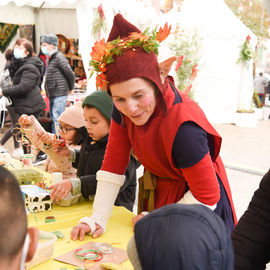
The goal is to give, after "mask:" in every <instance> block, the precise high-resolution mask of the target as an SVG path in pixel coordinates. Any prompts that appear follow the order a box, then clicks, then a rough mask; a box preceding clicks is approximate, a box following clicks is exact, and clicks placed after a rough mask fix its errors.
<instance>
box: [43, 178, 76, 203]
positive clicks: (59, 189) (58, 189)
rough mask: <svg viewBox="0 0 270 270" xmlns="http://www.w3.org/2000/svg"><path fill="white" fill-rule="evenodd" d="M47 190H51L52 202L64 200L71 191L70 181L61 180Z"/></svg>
mask: <svg viewBox="0 0 270 270" xmlns="http://www.w3.org/2000/svg"><path fill="white" fill-rule="evenodd" d="M48 189H52V192H51V199H52V200H54V201H59V200H60V199H65V198H66V196H67V195H68V193H69V192H70V191H71V190H72V183H71V180H69V179H68V180H63V181H61V182H59V183H57V184H54V185H52V186H50V187H48Z"/></svg>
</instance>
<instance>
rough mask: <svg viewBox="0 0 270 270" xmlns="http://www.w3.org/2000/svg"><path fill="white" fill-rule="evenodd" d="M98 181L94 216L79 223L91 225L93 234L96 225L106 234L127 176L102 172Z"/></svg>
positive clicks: (98, 176)
mask: <svg viewBox="0 0 270 270" xmlns="http://www.w3.org/2000/svg"><path fill="white" fill-rule="evenodd" d="M97 181H98V183H97V189H96V195H95V200H94V204H93V214H92V216H90V217H84V218H82V219H81V220H80V221H79V223H86V224H88V225H89V227H90V228H91V234H93V233H94V232H95V230H96V226H95V223H97V224H98V225H100V226H101V227H102V229H103V231H104V232H105V230H106V225H107V222H108V220H109V218H110V216H111V213H112V209H113V205H114V202H115V199H116V197H117V195H118V192H119V189H120V187H121V186H122V185H123V183H124V181H125V175H119V174H115V173H110V172H107V171H101V170H100V171H98V172H97Z"/></svg>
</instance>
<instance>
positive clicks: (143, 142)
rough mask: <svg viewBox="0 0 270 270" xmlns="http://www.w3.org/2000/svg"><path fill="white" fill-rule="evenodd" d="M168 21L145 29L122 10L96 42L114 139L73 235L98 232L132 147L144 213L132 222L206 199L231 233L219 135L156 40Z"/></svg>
mask: <svg viewBox="0 0 270 270" xmlns="http://www.w3.org/2000/svg"><path fill="white" fill-rule="evenodd" d="M169 32H170V28H168V26H167V25H165V27H164V28H163V29H162V28H161V29H160V30H159V32H158V33H152V34H151V35H148V36H147V34H146V33H143V34H142V33H141V31H140V30H139V29H138V28H136V27H135V26H134V25H132V24H130V23H129V22H128V21H126V20H125V19H124V18H123V17H122V15H120V14H117V15H116V16H115V18H114V22H113V26H112V29H111V32H110V35H109V38H108V41H107V43H106V44H105V42H104V41H102V42H99V43H96V44H95V47H94V48H93V51H92V54H91V56H92V61H91V63H90V65H92V66H93V67H94V69H95V70H96V71H98V72H99V74H98V76H97V86H99V87H101V88H103V89H106V90H107V92H108V93H109V94H110V95H111V97H112V99H113V104H114V105H113V112H112V122H111V126H110V135H109V141H108V145H107V149H106V153H105V157H104V161H103V165H102V168H101V170H100V171H98V173H97V179H98V185H97V191H96V196H95V201H94V205H93V214H92V216H90V217H84V218H82V219H81V220H80V222H79V225H78V226H75V227H74V228H73V229H72V232H71V238H72V239H74V240H76V239H77V238H80V239H81V240H82V239H83V238H84V235H85V233H90V234H92V235H93V237H97V236H99V235H101V234H102V233H103V232H104V231H105V229H106V224H107V221H108V219H109V217H110V215H111V211H112V207H113V204H114V200H115V198H116V196H117V194H118V191H119V189H120V187H121V185H122V183H123V182H124V172H125V170H126V167H127V165H128V163H129V155H130V152H131V149H132V150H133V152H134V154H135V155H136V157H137V158H138V160H139V161H140V162H141V164H142V165H143V166H144V169H145V173H144V177H143V178H141V179H140V181H139V182H140V188H139V203H138V208H139V211H143V212H142V213H141V212H140V213H139V215H138V216H137V217H135V218H134V220H133V223H134V224H135V223H136V221H137V220H138V219H140V218H143V216H144V215H145V212H144V211H151V210H153V209H156V208H159V207H161V206H163V205H166V204H170V203H185V204H196V203H199V204H204V205H206V206H208V207H210V208H211V209H212V210H213V211H214V212H215V213H216V214H217V215H219V216H220V217H221V218H222V219H223V221H224V223H225V225H226V226H227V229H228V232H229V233H230V232H231V231H232V230H233V228H234V226H235V223H236V215H235V211H234V206H233V202H232V195H231V191H230V186H229V183H228V179H227V176H226V172H225V168H224V165H223V163H222V160H221V158H220V156H219V152H220V146H221V137H220V136H219V134H218V133H217V132H216V130H215V129H214V128H213V127H212V126H211V124H210V123H209V122H208V120H207V119H206V117H205V115H204V113H203V111H202V110H201V109H200V107H199V106H198V105H197V104H196V103H195V102H194V101H192V100H191V99H190V98H189V97H188V96H187V95H185V94H183V93H182V92H180V91H178V90H177V89H176V88H175V86H174V81H173V78H172V77H170V76H168V73H169V71H170V68H171V66H172V64H173V62H174V61H175V59H176V58H175V57H172V58H170V59H168V60H166V61H164V62H162V63H161V64H158V62H157V56H156V54H157V53H158V51H157V46H158V42H161V41H162V40H163V39H165V38H166V37H167V35H168V34H169Z"/></svg>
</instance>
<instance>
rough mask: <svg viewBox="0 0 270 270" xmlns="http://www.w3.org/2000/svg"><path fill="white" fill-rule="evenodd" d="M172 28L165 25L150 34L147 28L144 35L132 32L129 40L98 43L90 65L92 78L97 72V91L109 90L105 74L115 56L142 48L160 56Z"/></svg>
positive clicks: (118, 39) (93, 50) (95, 45)
mask: <svg viewBox="0 0 270 270" xmlns="http://www.w3.org/2000/svg"><path fill="white" fill-rule="evenodd" d="M171 28H172V27H171V26H168V23H165V25H164V27H163V28H162V27H160V28H159V31H158V32H157V31H156V29H154V30H153V31H152V32H150V30H149V28H147V29H146V30H145V31H144V32H143V33H138V32H132V33H130V34H129V36H128V38H127V39H125V40H122V39H120V38H117V39H115V40H113V41H110V42H107V43H105V40H104V39H102V40H101V41H96V42H95V44H94V47H92V52H91V53H90V55H91V58H92V59H91V60H90V62H89V65H90V70H91V74H90V78H91V77H92V76H93V74H94V73H95V72H96V73H97V77H96V87H97V89H101V90H107V83H108V82H107V80H106V75H105V74H104V72H106V70H107V67H106V66H107V65H108V64H111V63H113V62H114V56H117V55H121V54H124V53H125V51H126V50H129V49H133V50H136V48H142V49H143V50H144V51H145V52H146V53H150V52H154V53H155V54H156V55H158V47H159V43H160V42H162V41H163V40H165V39H166V38H167V37H168V36H169V34H170V32H171Z"/></svg>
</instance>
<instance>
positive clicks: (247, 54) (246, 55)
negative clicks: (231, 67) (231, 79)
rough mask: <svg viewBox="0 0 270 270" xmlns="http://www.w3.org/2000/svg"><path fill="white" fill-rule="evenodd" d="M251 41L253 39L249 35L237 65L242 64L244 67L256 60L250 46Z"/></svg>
mask: <svg viewBox="0 0 270 270" xmlns="http://www.w3.org/2000/svg"><path fill="white" fill-rule="evenodd" d="M250 39H251V37H250V36H249V35H248V36H247V37H246V40H245V42H244V44H243V46H242V48H241V51H240V55H239V57H238V60H237V64H240V63H242V64H244V65H248V62H249V61H250V60H253V59H254V58H255V53H254V52H253V50H252V48H251V45H250Z"/></svg>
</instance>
